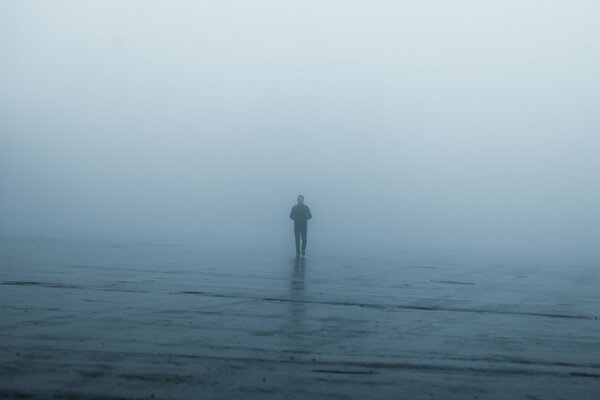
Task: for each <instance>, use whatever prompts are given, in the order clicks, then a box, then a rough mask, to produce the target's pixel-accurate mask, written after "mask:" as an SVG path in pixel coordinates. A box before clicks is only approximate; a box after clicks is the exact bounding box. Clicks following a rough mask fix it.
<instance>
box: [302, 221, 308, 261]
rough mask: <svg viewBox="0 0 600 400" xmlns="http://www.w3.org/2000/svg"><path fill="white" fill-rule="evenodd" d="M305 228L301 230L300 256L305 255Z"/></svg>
mask: <svg viewBox="0 0 600 400" xmlns="http://www.w3.org/2000/svg"><path fill="white" fill-rule="evenodd" d="M306 231H307V229H306V227H304V229H302V255H304V254H305V253H306Z"/></svg>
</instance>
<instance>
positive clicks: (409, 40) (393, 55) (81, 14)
mask: <svg viewBox="0 0 600 400" xmlns="http://www.w3.org/2000/svg"><path fill="white" fill-rule="evenodd" d="M599 17H600V4H599V3H598V2H595V1H569V2H567V1H529V0H519V1H508V0H507V1H485V2H481V1H474V0H471V1H452V2H450V1H347V0H343V1H341V0H340V1H337V0H336V1H333V0H325V1H322V0H319V1H295V2H290V1H283V2H282V1H198V2H196V1H178V2H167V1H126V2H123V1H86V2H80V1H56V2H42V1H39V2H36V1H14V2H8V1H6V2H2V3H1V4H0V51H1V57H2V62H0V88H1V89H0V132H1V133H0V232H2V233H3V234H11V235H12V234H20V235H21V234H22V235H46V236H48V237H67V236H68V237H77V238H91V239H94V240H95V239H98V238H108V239H111V240H112V239H115V240H131V241H153V242H158V243H187V244H194V245H198V246H206V247H211V248H212V247H221V248H227V247H230V248H234V249H247V248H255V249H256V248H258V249H261V250H262V251H267V252H268V251H273V252H278V253H281V252H290V254H292V253H291V252H292V251H293V250H292V248H293V239H292V233H291V231H292V225H291V224H292V223H291V221H290V219H289V218H288V215H289V212H290V208H291V206H292V205H293V204H294V203H295V199H296V196H297V195H298V194H303V195H304V196H305V198H306V204H307V205H308V206H309V207H310V208H311V211H312V214H313V216H314V218H313V219H312V220H311V221H310V223H309V250H313V252H317V253H318V252H321V253H323V254H325V253H330V252H344V251H350V250H356V249H357V248H358V249H390V250H391V249H400V251H403V249H404V250H408V249H420V251H425V252H429V251H431V252H437V251H441V252H443V251H451V250H452V251H459V252H463V253H464V254H469V253H471V252H479V251H490V252H495V254H514V253H519V252H528V253H532V254H538V255H539V254H541V255H557V256H561V257H562V256H566V257H579V256H582V255H586V256H588V255H591V256H596V255H598V254H599V253H598V249H597V247H598V237H599V234H600V210H599V207H598V204H600V189H599V185H598V182H599V179H598V178H599V171H600V160H599V157H598V155H599V154H598V153H599V150H600V136H599V129H598V128H599V127H600V113H598V110H597V108H598V104H600V72H599V71H600V41H598V38H600V25H599V24H598V20H599ZM365 251H367V250H365Z"/></svg>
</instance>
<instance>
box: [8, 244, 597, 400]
mask: <svg viewBox="0 0 600 400" xmlns="http://www.w3.org/2000/svg"><path fill="white" fill-rule="evenodd" d="M0 271H1V274H0V308H1V310H2V318H1V319H0V335H1V341H0V398H3V399H38V398H40V399H41V398H44V399H45V398H56V399H62V398H69V399H152V398H156V399H170V398H172V399H199V398H202V399H223V398H244V399H252V398H260V399H264V398H273V399H280V398H288V399H304V398H319V399H346V398H347V399H364V398H378V399H382V398H394V399H397V398H409V399H431V398H443V399H507V398H511V399H515V398H522V399H533V400H535V399H576V398H577V399H595V398H600V346H599V343H600V320H599V319H598V317H599V316H600V291H599V290H598V283H599V282H600V273H599V271H600V269H599V268H598V266H596V265H536V264H514V265H506V264H503V265H499V264H494V263H493V262H490V263H460V262H456V261H440V260H434V261H431V260H429V261H427V262H423V260H411V259H409V258H408V257H395V258H394V257H389V258H385V257H379V258H370V257H368V256H361V257H348V256H345V257H326V256H319V255H309V256H308V257H307V258H306V259H296V258H293V257H287V256H281V255H266V256H265V255H256V254H249V255H235V254H229V255H220V256H217V255H215V254H209V253H207V252H203V251H200V250H197V249H195V248H193V247H185V246H160V245H151V244H122V245H115V244H98V243H96V244H92V243H84V242H67V241H59V240H42V239H36V240H31V239H28V240H25V239H11V238H6V237H5V238H2V240H1V241H0Z"/></svg>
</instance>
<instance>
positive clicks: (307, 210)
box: [306, 207, 312, 220]
mask: <svg viewBox="0 0 600 400" xmlns="http://www.w3.org/2000/svg"><path fill="white" fill-rule="evenodd" d="M311 218H312V214H311V213H310V208H308V207H306V219H307V220H309V219H311Z"/></svg>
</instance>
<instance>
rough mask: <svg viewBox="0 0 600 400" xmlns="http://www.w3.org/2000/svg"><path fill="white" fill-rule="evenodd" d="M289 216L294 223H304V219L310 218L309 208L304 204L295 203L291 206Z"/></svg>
mask: <svg viewBox="0 0 600 400" xmlns="http://www.w3.org/2000/svg"><path fill="white" fill-rule="evenodd" d="M290 218H291V219H293V220H294V224H306V221H308V220H309V219H311V218H312V214H311V213H310V208H308V207H307V206H305V205H304V204H296V205H295V206H294V207H292V212H290Z"/></svg>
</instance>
